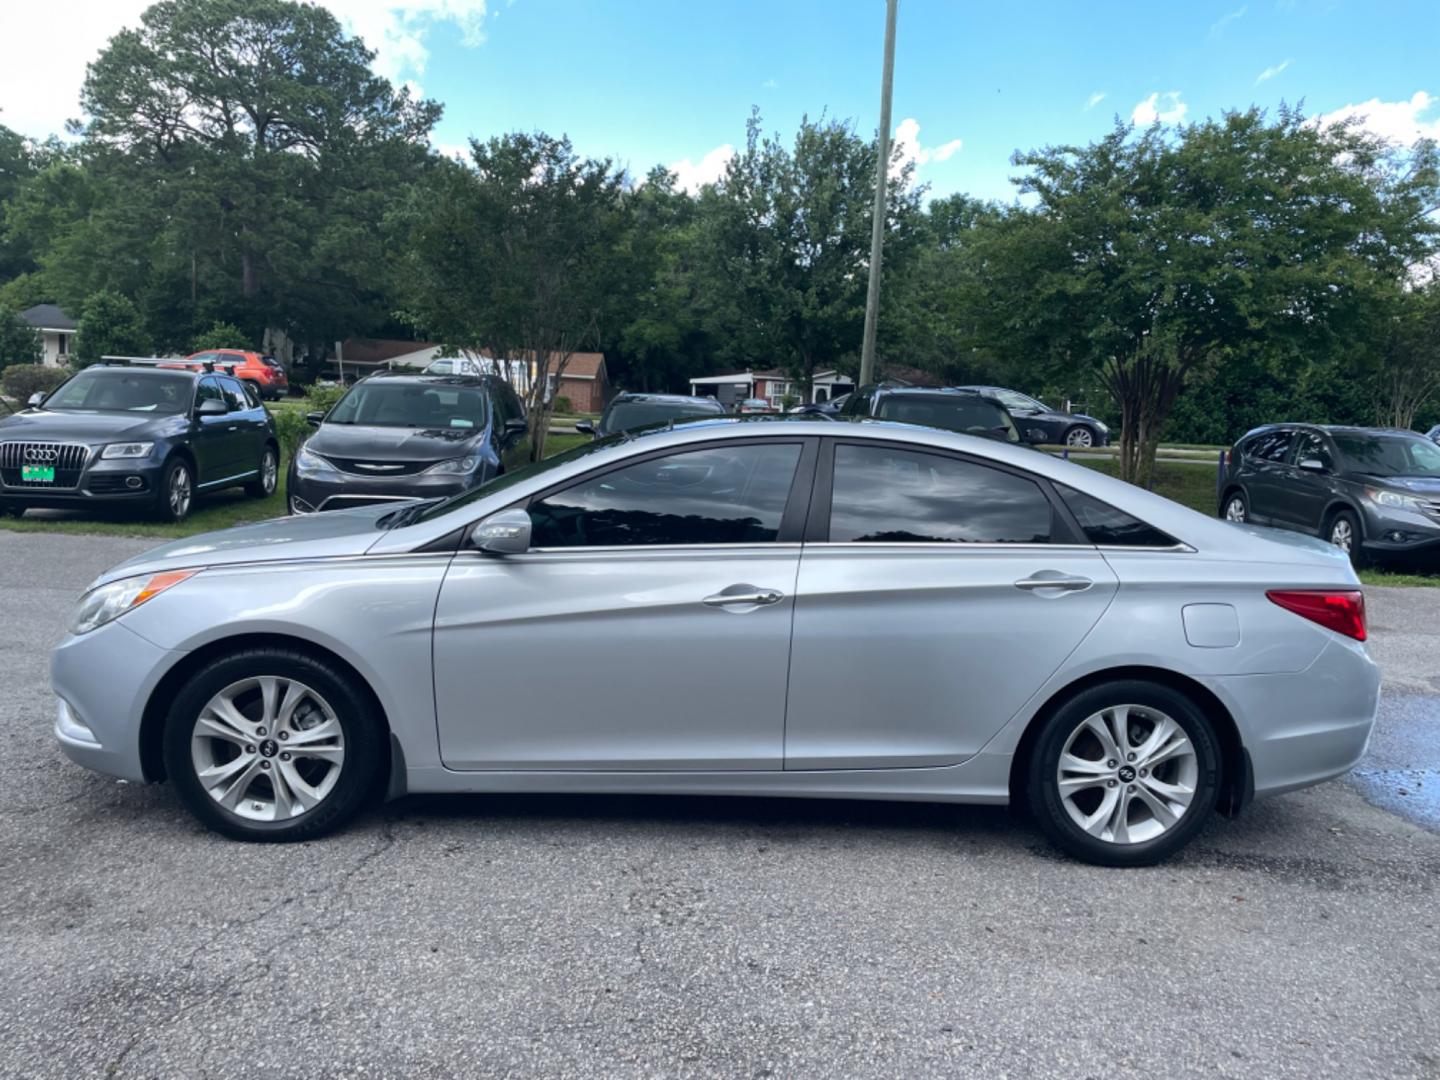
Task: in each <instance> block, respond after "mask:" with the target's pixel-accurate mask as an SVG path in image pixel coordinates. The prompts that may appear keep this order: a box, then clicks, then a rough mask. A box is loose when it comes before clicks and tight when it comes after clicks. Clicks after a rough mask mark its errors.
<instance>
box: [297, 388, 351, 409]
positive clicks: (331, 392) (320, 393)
mask: <svg viewBox="0 0 1440 1080" xmlns="http://www.w3.org/2000/svg"><path fill="white" fill-rule="evenodd" d="M346 389H347V387H345V386H344V385H343V384H341V383H318V382H317V383H315V384H314V385H312V386H311V387H310V388H309V389H308V390H306V391H305V404H306V405H307V406H309V408H310V409H312V410H318V411H319V412H329V411H330V410H331V409H332V408H334V406H335V403H336V402H337V401H339V400H340V399H341V398H342V397H344V396H345V391H346Z"/></svg>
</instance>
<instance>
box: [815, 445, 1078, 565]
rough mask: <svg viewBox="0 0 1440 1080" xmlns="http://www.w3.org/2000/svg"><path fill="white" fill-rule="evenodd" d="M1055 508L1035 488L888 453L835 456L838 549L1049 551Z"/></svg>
mask: <svg viewBox="0 0 1440 1080" xmlns="http://www.w3.org/2000/svg"><path fill="white" fill-rule="evenodd" d="M1052 521H1053V512H1052V510H1051V507H1050V501H1049V500H1048V499H1046V498H1045V493H1044V492H1043V491H1041V490H1040V485H1038V484H1036V483H1035V482H1034V481H1033V480H1027V479H1025V478H1024V477H1023V476H1016V475H1015V474H1014V473H1008V472H1002V471H1001V470H1000V469H992V468H990V467H989V466H987V465H978V464H975V463H973V462H968V461H960V460H957V459H955V458H948V457H941V456H939V455H937V454H926V453H923V452H915V451H912V450H892V449H890V448H889V447H883V446H846V445H841V446H837V447H836V448H835V482H834V495H833V496H832V498H831V507H830V539H831V540H832V541H833V542H836V543H846V542H853V543H872V544H883V543H901V544H904V543H917V544H918V543H958V544H1044V543H1048V542H1049V540H1050V532H1051V526H1052Z"/></svg>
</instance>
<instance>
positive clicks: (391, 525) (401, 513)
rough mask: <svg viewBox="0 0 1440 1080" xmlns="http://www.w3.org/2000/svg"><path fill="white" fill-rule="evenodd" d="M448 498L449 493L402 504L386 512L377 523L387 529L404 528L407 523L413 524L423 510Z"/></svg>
mask: <svg viewBox="0 0 1440 1080" xmlns="http://www.w3.org/2000/svg"><path fill="white" fill-rule="evenodd" d="M447 498H449V496H448V495H438V496H436V497H435V498H433V499H421V500H420V501H419V502H413V503H409V504H408V505H406V506H402V507H401V508H400V509H399V510H392V511H390V513H388V514H385V515H384V516H383V517H381V518H380V519H379V520H378V521H376V523H375V524H377V525H379V526H380V527H381V528H383V529H386V530H389V529H403V528H404V527H405V526H406V525H413V524H414V523H415V519H416V518H418V517H419V516H420V514H421V512H422V511H424V510H427V509H429V508H430V507H432V506H434V505H435V504H436V503H442V502H444V501H445V500H446V499H447Z"/></svg>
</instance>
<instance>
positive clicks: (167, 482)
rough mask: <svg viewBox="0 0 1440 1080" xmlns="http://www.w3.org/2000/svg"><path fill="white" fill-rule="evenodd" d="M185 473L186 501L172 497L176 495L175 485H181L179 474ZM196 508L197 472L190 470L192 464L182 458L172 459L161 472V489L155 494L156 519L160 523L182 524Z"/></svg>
mask: <svg viewBox="0 0 1440 1080" xmlns="http://www.w3.org/2000/svg"><path fill="white" fill-rule="evenodd" d="M182 473H183V483H184V485H185V489H186V491H187V493H188V494H187V495H186V497H185V498H184V499H180V498H178V496H177V497H172V496H174V495H175V485H176V484H178V483H181V480H180V478H179V474H182ZM194 506H195V471H194V470H193V469H191V468H190V463H189V462H187V461H186V460H185V459H184V458H182V457H178V456H176V457H172V458H171V459H170V460H169V461H167V462H166V463H165V468H164V469H162V470H161V471H160V489H159V490H158V491H157V492H156V493H155V517H156V518H158V519H159V520H160V521H166V522H172V523H173V522H180V521H184V520H185V519H186V518H187V517H189V516H190V511H191V510H192V509H193V508H194Z"/></svg>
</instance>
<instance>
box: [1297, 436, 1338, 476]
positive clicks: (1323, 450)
mask: <svg viewBox="0 0 1440 1080" xmlns="http://www.w3.org/2000/svg"><path fill="white" fill-rule="evenodd" d="M1302 461H1318V462H1320V464H1321V465H1323V466H1324V467H1325V468H1327V469H1329V468H1332V467H1333V464H1334V463H1333V462H1331V460H1330V450H1329V448H1328V447H1326V445H1325V440H1324V439H1322V438H1321V437H1320V436H1319V435H1316V434H1315V433H1314V432H1313V431H1302V432H1300V434H1299V435H1297V436H1296V438H1295V464H1297V465H1298V464H1300V462H1302Z"/></svg>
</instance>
